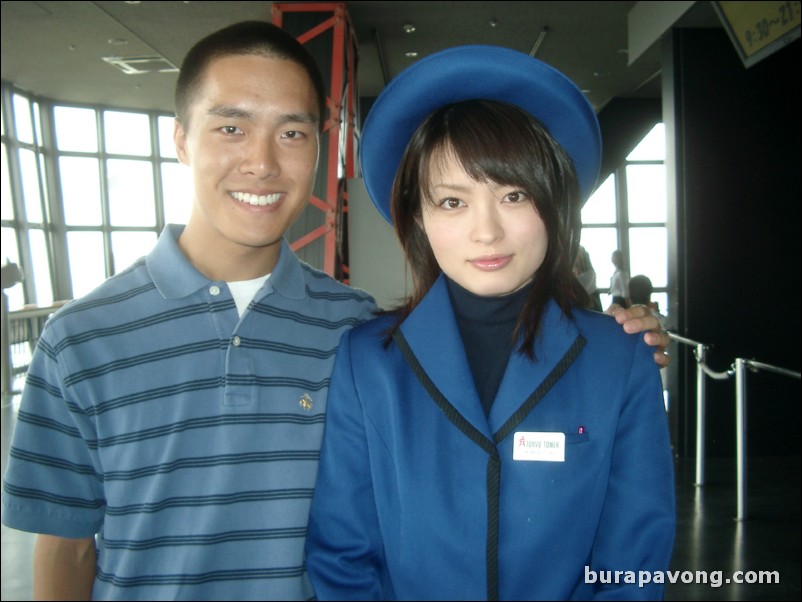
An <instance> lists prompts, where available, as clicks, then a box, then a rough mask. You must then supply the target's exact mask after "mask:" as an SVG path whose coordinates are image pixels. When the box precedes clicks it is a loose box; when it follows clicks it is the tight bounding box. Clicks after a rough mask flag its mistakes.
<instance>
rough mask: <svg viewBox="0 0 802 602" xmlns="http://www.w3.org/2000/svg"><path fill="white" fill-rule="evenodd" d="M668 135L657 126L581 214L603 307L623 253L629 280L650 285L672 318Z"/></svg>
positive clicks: (662, 306) (583, 235) (606, 301)
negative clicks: (617, 254)
mask: <svg viewBox="0 0 802 602" xmlns="http://www.w3.org/2000/svg"><path fill="white" fill-rule="evenodd" d="M665 174H666V171H665V129H664V126H663V124H662V123H658V124H657V125H655V126H654V128H652V130H651V131H650V132H649V133H648V134H647V135H646V136H645V137H644V138H643V140H641V141H640V143H639V144H638V145H637V146H636V147H635V149H634V150H633V151H632V152H631V153H630V154H629V155H628V156H627V158H626V161H625V163H624V165H622V166H621V167H620V168H619V169H617V170H616V171H615V172H614V173H613V174H611V175H610V176H609V177H608V178H607V179H606V180H605V181H604V182H603V183H602V184H601V185H600V186H599V187H598V188H597V189H596V191H595V192H594V193H593V195H591V197H590V198H589V199H588V201H587V203H585V206H584V207H583V209H582V246H584V247H585V249H586V250H587V251H588V253H589V254H590V257H591V261H592V263H593V267H594V269H595V271H596V286H597V287H598V288H599V290H600V291H601V298H602V305H603V306H604V307H607V306H609V304H610V295H609V294H608V291H609V287H610V278H611V277H612V275H613V271H614V269H615V268H614V267H613V264H612V262H611V259H610V257H611V256H612V253H613V251H615V250H616V249H620V250H621V251H622V252H623V253H624V258H625V264H626V268H627V270H628V271H629V273H630V275H631V276H635V275H638V274H642V275H645V276H648V278H649V279H650V280H651V281H652V285H653V287H654V292H653V293H652V301H653V302H657V304H658V306H659V308H660V311H661V312H662V313H663V314H664V315H668V293H667V290H668V231H667V229H666V215H667V206H666V190H667V189H666V175H665Z"/></svg>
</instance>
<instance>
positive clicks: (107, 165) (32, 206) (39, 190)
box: [2, 84, 192, 310]
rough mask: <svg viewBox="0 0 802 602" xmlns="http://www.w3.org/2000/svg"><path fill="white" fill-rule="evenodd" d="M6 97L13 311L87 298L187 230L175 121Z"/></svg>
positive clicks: (5, 227)
mask: <svg viewBox="0 0 802 602" xmlns="http://www.w3.org/2000/svg"><path fill="white" fill-rule="evenodd" d="M2 95H3V115H2V134H3V136H2V146H3V148H2V150H3V153H2V244H3V255H4V257H3V258H2V261H3V262H6V261H10V262H14V263H17V264H18V265H19V266H20V268H21V269H22V272H23V275H24V282H23V283H22V284H17V285H15V286H13V287H11V288H9V289H7V290H6V291H5V293H6V294H7V295H8V297H9V308H10V309H11V310H14V309H19V308H20V307H22V306H23V305H25V304H35V305H39V306H46V305H50V304H52V303H53V302H54V301H56V300H62V299H70V298H75V297H78V296H82V295H84V294H86V293H88V292H90V291H91V290H92V289H93V288H94V287H96V286H97V285H98V284H100V283H101V282H102V281H103V280H104V279H105V278H107V277H109V276H112V275H114V274H116V273H118V272H120V271H122V270H124V269H125V268H126V267H128V266H129V265H131V264H132V263H133V262H134V261H136V260H137V259H138V258H139V257H141V256H143V255H145V254H147V253H148V252H149V251H150V249H152V248H153V245H154V244H155V242H156V240H157V238H158V235H159V233H160V232H161V230H162V229H163V227H164V224H165V223H186V220H187V218H188V217H189V210H190V207H191V202H192V194H191V190H192V189H191V181H190V178H189V174H188V170H187V169H186V168H184V167H183V166H182V165H180V164H179V162H178V159H177V157H176V153H175V148H174V146H173V117H172V115H165V114H156V113H150V112H143V111H133V110H132V111H126V110H123V109H109V108H104V107H100V106H76V105H67V104H65V103H59V102H51V101H48V100H46V99H38V98H34V97H32V96H30V95H28V94H26V93H25V92H22V91H20V90H17V89H15V88H13V87H12V86H8V85H6V84H3V89H2Z"/></svg>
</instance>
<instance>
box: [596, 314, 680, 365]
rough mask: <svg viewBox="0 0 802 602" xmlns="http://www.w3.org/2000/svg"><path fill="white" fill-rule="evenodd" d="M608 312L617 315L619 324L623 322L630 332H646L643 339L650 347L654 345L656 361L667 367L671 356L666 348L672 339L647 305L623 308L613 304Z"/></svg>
mask: <svg viewBox="0 0 802 602" xmlns="http://www.w3.org/2000/svg"><path fill="white" fill-rule="evenodd" d="M606 313H608V314H611V315H612V316H613V317H615V319H616V321H617V322H618V323H619V324H623V326H624V330H625V331H626V332H628V333H630V334H635V333H636V332H644V331H648V332H646V334H644V335H643V340H644V341H646V344H647V345H649V346H650V347H654V348H655V351H654V363H655V364H657V365H658V366H660V367H661V368H665V367H666V366H668V363H669V361H670V360H669V357H668V355H666V349H667V348H668V344H669V343H670V342H671V339H670V338H669V337H668V334H667V333H666V331H664V330H663V328H662V327H661V326H660V320H658V319H657V317H656V316H655V315H653V314H652V312H651V311H650V310H649V308H648V307H646V306H645V305H633V306H632V307H630V308H629V309H623V308H622V307H621V306H620V305H616V304H613V305H611V306H610V308H609V309H608V310H607V312H606Z"/></svg>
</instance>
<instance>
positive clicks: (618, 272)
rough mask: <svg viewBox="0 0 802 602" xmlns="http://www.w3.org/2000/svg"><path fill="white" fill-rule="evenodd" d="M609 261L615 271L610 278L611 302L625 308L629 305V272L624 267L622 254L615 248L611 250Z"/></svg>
mask: <svg viewBox="0 0 802 602" xmlns="http://www.w3.org/2000/svg"><path fill="white" fill-rule="evenodd" d="M610 261H612V262H613V266H614V267H615V271H614V272H613V275H612V277H611V278H610V296H611V297H612V302H613V303H615V304H616V305H620V306H621V307H623V308H627V307H629V305H630V302H629V272H627V271H626V269H625V268H624V254H623V253H622V252H621V251H620V250H618V249H616V250H615V251H613V254H612V256H611V257H610Z"/></svg>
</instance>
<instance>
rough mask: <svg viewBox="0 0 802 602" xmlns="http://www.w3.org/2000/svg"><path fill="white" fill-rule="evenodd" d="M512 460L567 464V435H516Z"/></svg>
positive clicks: (520, 433) (519, 433)
mask: <svg viewBox="0 0 802 602" xmlns="http://www.w3.org/2000/svg"><path fill="white" fill-rule="evenodd" d="M512 459H513V460H524V461H530V462H532V461H534V462H565V433H522V432H518V433H515V439H514V440H513V446H512Z"/></svg>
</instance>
